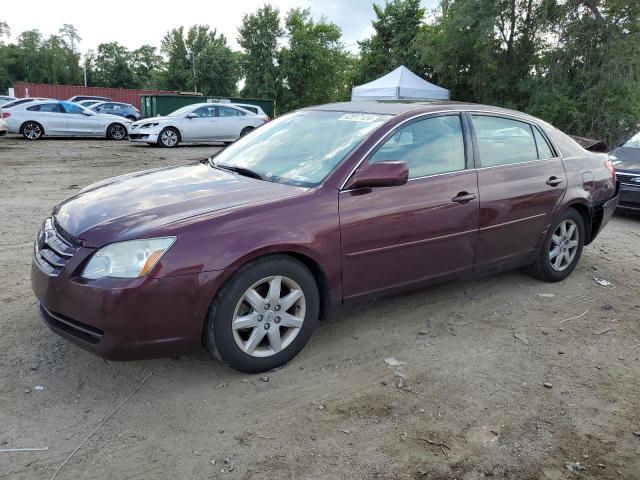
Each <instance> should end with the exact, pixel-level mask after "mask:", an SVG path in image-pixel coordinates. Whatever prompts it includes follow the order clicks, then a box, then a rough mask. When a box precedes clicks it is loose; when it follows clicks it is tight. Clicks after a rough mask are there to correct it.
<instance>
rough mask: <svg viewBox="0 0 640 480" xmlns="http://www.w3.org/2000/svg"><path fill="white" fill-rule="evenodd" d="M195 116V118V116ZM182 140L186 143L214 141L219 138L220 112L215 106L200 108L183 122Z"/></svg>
mask: <svg viewBox="0 0 640 480" xmlns="http://www.w3.org/2000/svg"><path fill="white" fill-rule="evenodd" d="M194 114H195V116H194ZM182 125H183V132H182V138H183V139H184V140H185V141H189V142H194V141H208V142H211V141H214V140H216V138H217V136H218V112H217V109H216V106H215V105H213V104H212V105H211V106H209V105H207V106H205V107H200V108H198V109H196V110H194V111H193V112H191V113H190V114H188V115H187V116H186V117H185V119H184V121H183V124H182Z"/></svg>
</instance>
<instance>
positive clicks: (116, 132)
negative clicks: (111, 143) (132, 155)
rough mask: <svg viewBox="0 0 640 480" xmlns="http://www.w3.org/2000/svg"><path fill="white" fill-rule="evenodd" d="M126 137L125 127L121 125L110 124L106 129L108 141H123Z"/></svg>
mask: <svg viewBox="0 0 640 480" xmlns="http://www.w3.org/2000/svg"><path fill="white" fill-rule="evenodd" d="M126 136H127V127H125V126H124V125H122V124H121V123H112V124H111V125H109V128H107V138H108V139H109V140H124V138H125V137H126Z"/></svg>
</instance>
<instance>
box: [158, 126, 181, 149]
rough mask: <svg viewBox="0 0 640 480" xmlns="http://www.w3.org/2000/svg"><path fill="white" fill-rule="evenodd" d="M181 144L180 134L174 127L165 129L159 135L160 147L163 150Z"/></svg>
mask: <svg viewBox="0 0 640 480" xmlns="http://www.w3.org/2000/svg"><path fill="white" fill-rule="evenodd" d="M179 142H180V133H179V132H178V130H176V129H175V128H173V127H166V128H163V129H162V131H161V132H160V135H158V146H159V147H162V148H175V147H177V146H178V143H179Z"/></svg>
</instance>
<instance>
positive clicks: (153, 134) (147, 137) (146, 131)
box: [129, 128, 160, 143]
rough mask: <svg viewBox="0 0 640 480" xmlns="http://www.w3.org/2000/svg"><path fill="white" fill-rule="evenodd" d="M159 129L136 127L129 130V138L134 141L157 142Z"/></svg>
mask: <svg viewBox="0 0 640 480" xmlns="http://www.w3.org/2000/svg"><path fill="white" fill-rule="evenodd" d="M158 135H160V131H159V130H155V129H151V128H136V129H131V130H130V131H129V140H130V141H132V142H135V143H157V142H158Z"/></svg>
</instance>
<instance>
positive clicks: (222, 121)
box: [218, 106, 246, 140]
mask: <svg viewBox="0 0 640 480" xmlns="http://www.w3.org/2000/svg"><path fill="white" fill-rule="evenodd" d="M238 113H244V112H240V111H239V110H236V109H235V108H231V107H223V106H219V107H218V117H219V127H218V137H219V138H220V140H235V139H237V138H238V137H239V136H240V132H241V131H242V123H243V122H242V119H243V117H244V115H238ZM245 115H246V114H245Z"/></svg>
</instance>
